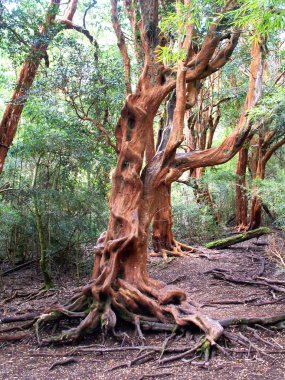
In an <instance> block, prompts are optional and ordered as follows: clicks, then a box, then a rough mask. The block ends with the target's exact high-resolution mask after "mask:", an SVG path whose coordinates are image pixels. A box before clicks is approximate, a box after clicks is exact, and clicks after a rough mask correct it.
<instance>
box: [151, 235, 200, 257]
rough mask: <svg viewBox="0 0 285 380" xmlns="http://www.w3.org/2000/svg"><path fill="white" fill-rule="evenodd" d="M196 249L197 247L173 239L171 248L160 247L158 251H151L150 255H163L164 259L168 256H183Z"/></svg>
mask: <svg viewBox="0 0 285 380" xmlns="http://www.w3.org/2000/svg"><path fill="white" fill-rule="evenodd" d="M196 251H197V249H196V248H194V247H191V246H189V245H186V244H183V243H180V242H178V241H176V240H173V241H172V244H171V249H165V248H162V249H161V250H160V251H159V252H151V253H150V256H155V257H163V259H164V260H166V259H167V258H168V257H184V256H187V255H188V254H189V253H194V252H196Z"/></svg>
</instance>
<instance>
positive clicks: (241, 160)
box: [236, 146, 248, 229]
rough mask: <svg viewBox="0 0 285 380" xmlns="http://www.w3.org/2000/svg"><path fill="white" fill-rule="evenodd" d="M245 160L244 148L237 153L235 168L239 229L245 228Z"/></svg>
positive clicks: (246, 158)
mask: <svg viewBox="0 0 285 380" xmlns="http://www.w3.org/2000/svg"><path fill="white" fill-rule="evenodd" d="M247 160H248V147H247V146H244V147H242V149H241V150H240V151H239V153H238V162H237V168H236V225H237V226H238V227H239V228H240V229H244V228H246V226H247V191H246V168H247Z"/></svg>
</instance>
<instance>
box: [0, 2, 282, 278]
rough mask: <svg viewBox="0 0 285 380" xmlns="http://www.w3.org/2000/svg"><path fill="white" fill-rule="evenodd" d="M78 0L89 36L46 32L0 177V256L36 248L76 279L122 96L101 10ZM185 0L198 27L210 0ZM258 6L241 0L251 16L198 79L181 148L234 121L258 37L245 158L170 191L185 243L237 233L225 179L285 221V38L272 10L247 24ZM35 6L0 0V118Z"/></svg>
mask: <svg viewBox="0 0 285 380" xmlns="http://www.w3.org/2000/svg"><path fill="white" fill-rule="evenodd" d="M79 3H80V4H79V8H78V11H77V14H76V16H75V21H76V22H78V24H82V20H83V25H84V28H87V29H88V31H89V33H90V35H91V36H92V39H91V40H90V38H86V35H84V33H78V31H76V30H66V29H63V30H61V31H59V33H57V34H56V35H55V36H54V37H53V38H52V40H51V42H50V45H49V48H48V55H47V56H46V57H45V59H43V60H41V63H40V67H39V70H38V73H37V76H36V78H35V80H34V83H33V85H32V87H31V89H30V91H29V92H28V94H26V96H27V99H25V102H26V103H25V107H24V110H23V113H22V117H21V120H20V124H19V126H18V130H17V134H16V137H15V139H14V142H13V145H12V146H11V147H10V149H9V151H8V156H7V159H6V162H5V166H4V169H3V173H2V175H1V177H0V224H1V228H0V259H1V260H5V261H7V260H8V261H10V262H13V263H18V262H21V261H25V260H29V259H33V258H35V257H38V256H39V255H40V254H42V253H44V254H45V256H46V261H47V265H48V268H49V271H50V270H51V268H53V272H54V271H55V269H56V268H57V269H58V268H59V267H60V265H62V264H63V263H64V267H65V269H72V270H74V271H75V273H77V276H80V275H81V274H83V273H86V272H88V271H89V270H90V268H91V265H92V255H89V254H88V252H91V251H92V246H93V245H94V244H95V242H96V240H97V238H98V237H99V235H100V233H101V232H102V231H104V230H105V229H106V227H107V221H108V197H109V194H110V183H111V174H112V171H113V169H114V166H115V162H116V152H115V149H114V146H115V138H114V128H115V125H116V123H117V120H118V118H119V114H120V110H121V108H122V105H123V102H124V99H125V77H124V75H125V74H124V64H123V61H122V56H121V54H120V50H119V49H118V45H117V36H116V33H115V31H114V29H113V25H112V20H111V17H110V9H109V8H110V5H109V3H108V2H106V1H98V2H96V1H93V0H92V1H86V0H85V1H82V2H79ZM271 3H272V4H273V5H274V1H272V2H270V1H268V2H267V1H264V6H265V7H269V8H270V6H271ZM195 4H196V10H197V15H196V17H197V20H198V21H197V24H199V23H200V24H199V25H198V26H199V27H200V28H201V29H203V28H204V27H205V25H203V17H204V16H203V12H205V14H207V7H208V6H209V5H210V2H208V1H206V2H203V1H201V2H200V1H196V2H195ZM258 4H259V2H258V1H256V2H255V1H252V2H251V4H250V5H251V8H252V13H251V14H248V12H245V13H244V14H242V17H240V20H241V21H239V22H241V23H242V25H241V26H242V28H244V31H243V34H242V36H241V37H240V39H239V42H238V45H237V47H236V48H235V50H234V52H233V54H232V56H231V57H230V59H229V61H228V62H227V64H226V65H225V67H224V68H222V69H221V70H220V71H217V72H215V73H213V74H212V75H210V76H209V77H207V78H205V79H202V80H201V81H200V83H199V92H198V93H197V99H196V102H195V105H193V107H192V109H191V116H189V115H188V119H187V120H186V118H185V136H186V142H185V143H183V144H184V145H182V147H181V148H182V151H183V149H184V150H185V151H187V149H188V150H189V149H190V150H191V149H194V150H196V149H205V148H210V147H211V146H217V145H219V143H220V142H221V141H222V140H223V139H224V138H225V137H226V136H227V135H229V133H230V132H232V131H233V130H234V129H235V128H236V126H237V125H238V123H239V119H240V117H241V113H242V109H243V107H244V103H245V99H246V96H247V91H248V84H249V78H250V75H251V73H250V63H251V49H252V44H253V43H254V41H259V42H260V43H261V40H262V55H263V60H264V63H263V65H264V69H263V70H264V73H263V78H262V82H263V83H262V93H261V95H260V99H259V100H258V102H257V104H256V105H255V107H253V108H252V109H250V110H249V111H248V115H249V117H250V119H251V122H252V123H253V124H254V128H253V130H254V132H253V133H252V136H251V138H250V139H248V140H247V141H246V142H245V143H244V145H243V148H242V149H243V150H245V151H246V152H247V155H248V161H247V162H246V167H247V170H246V171H244V173H243V174H242V175H241V174H240V173H238V172H237V164H238V162H239V160H240V156H239V155H238V154H237V155H236V156H235V157H234V158H233V159H232V160H230V161H229V162H228V163H226V164H223V165H219V166H213V167H210V168H206V169H204V170H203V172H199V173H198V172H196V173H193V172H192V173H191V172H189V171H188V172H186V173H184V174H183V176H182V177H181V178H180V179H179V180H178V181H177V182H175V183H174V184H173V186H172V213H173V221H174V225H173V232H174V235H175V238H176V239H177V240H178V241H182V242H184V243H187V244H190V245H203V244H205V243H206V242H208V241H210V240H213V239H215V238H219V237H221V236H224V235H226V234H227V233H228V232H229V231H230V229H233V228H235V227H236V228H237V229H238V228H240V229H244V227H245V226H244V225H242V223H241V221H239V220H237V207H236V206H237V191H236V186H237V187H238V188H240V189H241V190H242V191H243V193H245V198H246V201H247V203H248V207H250V203H251V200H252V199H253V198H257V199H258V200H260V201H261V204H262V222H261V223H262V225H273V226H275V227H282V226H284V225H285V186H284V185H285V166H284V151H285V150H284V149H285V147H284V146H283V144H284V143H285V140H284V137H285V90H284V86H283V85H284V70H285V61H284V56H285V48H284V38H285V37H284V33H283V32H282V23H281V21H280V19H278V17H277V18H275V17H274V16H269V17H268V19H264V20H262V22H263V24H262V22H260V25H257V26H255V28H256V29H255V30H253V27H252V24H251V21H252V19H256V18H258V17H260V14H259V7H258ZM246 5H248V3H247V2H246V1H245V2H244V6H246ZM46 6H47V2H46V1H44V0H41V1H33V0H21V1H9V0H6V1H1V2H0V113H1V114H3V112H4V109H5V107H6V104H7V102H9V99H10V96H11V93H12V92H13V89H14V87H15V83H16V82H17V79H18V77H19V72H20V69H21V64H22V62H23V60H24V59H25V57H26V55H27V53H28V52H29V49H30V46H31V45H33V44H34V43H35V39H36V38H37V31H38V28H39V25H40V24H41V22H42V20H43V19H44V15H45V12H46ZM117 7H118V8H117V11H118V14H119V21H120V27H121V33H123V35H124V41H126V42H127V50H128V55H129V58H130V61H131V63H132V68H133V70H132V72H131V77H130V80H131V83H133V85H134V84H135V83H136V81H137V76H138V73H139V70H140V68H141V64H142V62H141V61H140V60H139V58H138V56H137V55H136V51H135V46H134V35H133V31H132V30H131V27H130V23H129V22H128V16H127V13H126V12H125V11H124V7H123V4H121V3H118V5H117ZM163 7H164V8H163V12H164V14H165V19H164V20H163V22H161V25H160V28H161V30H162V32H163V33H164V34H167V33H169V35H171V33H172V30H173V25H174V24H175V26H176V23H177V20H176V19H175V16H173V10H174V6H173V3H172V2H166V3H164V5H163ZM203 7H205V8H203ZM267 16H268V15H266V14H265V16H264V18H266V17H267ZM261 18H262V17H261ZM273 19H274V20H273ZM266 23H267V24H266ZM258 28H260V29H258ZM262 28H263V29H262ZM261 35H262V37H261ZM197 38H198V39H199V35H198V36H197ZM173 41H174V38H173ZM174 52H175V43H174V42H173V46H172V50H170V49H166V48H165V49H161V51H160V54H161V59H163V60H164V61H165V62H168V63H169V65H171V64H172V63H173V61H175V59H176V57H175V54H178V55H179V51H178V53H174ZM167 100H168V99H166V100H165V101H164V102H163V103H162V104H161V106H160V108H159V111H158V113H157V116H156V118H155V130H156V132H157V133H158V134H159V131H160V130H162V129H163V126H164V125H165V123H166V118H167V109H166V103H167ZM102 127H103V128H102ZM269 135H270V136H271V137H272V140H269V141H268V144H267V145H268V147H272V146H273V145H275V144H276V143H278V144H279V146H278V149H277V148H276V150H274V152H273V153H272V156H271V157H270V160H268V163H267V166H266V172H265V174H264V176H260V175H259V174H258V173H256V170H254V165H255V163H256V162H258V157H257V156H258V155H260V154H261V151H262V149H264V147H261V145H260V144H264V139H266V138H267V136H269ZM261 140H262V141H261ZM260 141H261V142H260ZM259 145H260V146H259ZM260 147H261V149H260V150H258V149H259V148H260ZM240 180H242V181H241V182H240ZM249 213H250V212H249V211H248V213H247V216H246V217H247V218H249ZM241 225H242V228H241Z"/></svg>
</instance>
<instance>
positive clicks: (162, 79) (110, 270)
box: [37, 0, 250, 343]
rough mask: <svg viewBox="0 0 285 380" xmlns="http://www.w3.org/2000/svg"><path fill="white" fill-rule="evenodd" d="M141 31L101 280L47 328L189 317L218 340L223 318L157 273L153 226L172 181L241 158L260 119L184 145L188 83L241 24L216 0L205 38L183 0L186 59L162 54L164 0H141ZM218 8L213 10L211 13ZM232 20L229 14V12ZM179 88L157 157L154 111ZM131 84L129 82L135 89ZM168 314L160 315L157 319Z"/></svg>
mask: <svg viewBox="0 0 285 380" xmlns="http://www.w3.org/2000/svg"><path fill="white" fill-rule="evenodd" d="M139 5H140V8H139V10H140V17H141V19H140V21H139V22H138V26H139V31H140V41H141V46H142V48H143V52H144V65H143V69H142V72H141V74H140V77H139V80H138V83H137V86H136V89H135V91H134V92H132V93H129V94H128V95H127V97H126V101H125V104H124V106H123V108H122V110H121V115H120V118H119V121H118V123H117V126H116V131H115V135H116V145H117V151H118V156H117V165H116V168H115V170H114V172H113V176H112V190H111V196H110V217H109V224H108V229H107V231H106V232H105V233H103V234H102V235H101V236H100V238H99V239H98V242H97V245H96V248H95V258H94V269H93V274H92V279H91V281H90V282H89V283H88V284H87V285H86V286H83V287H82V288H80V289H78V292H76V294H74V297H73V298H72V299H71V301H70V303H68V304H67V305H66V306H65V307H61V306H59V307H57V308H55V309H54V310H52V311H50V312H49V313H47V314H44V315H42V316H41V317H40V318H39V320H38V322H37V328H39V326H40V325H41V324H42V323H43V322H45V321H50V320H54V319H57V318H58V317H62V316H68V317H71V318H72V317H75V318H80V319H81V322H80V323H79V325H78V326H77V327H75V328H72V329H70V330H68V331H64V332H63V333H61V334H60V335H59V336H56V337H51V338H49V341H54V340H65V339H67V340H68V339H74V338H79V337H80V336H82V335H83V334H84V333H89V332H92V331H93V330H94V329H95V328H96V327H97V326H101V327H103V328H104V329H105V331H107V330H111V331H114V328H115V326H116V321H117V317H118V316H119V317H121V318H123V319H124V320H127V321H129V322H132V323H133V324H135V325H136V326H137V328H138V330H139V331H140V325H142V326H144V325H145V324H149V326H154V325H155V326H160V327H161V326H165V324H167V323H168V322H171V323H175V324H177V325H180V326H187V325H190V326H191V325H193V324H194V325H197V326H198V327H199V328H200V329H201V330H203V331H204V332H205V334H206V337H207V339H208V340H209V341H210V342H212V343H214V341H215V340H217V339H218V338H219V336H220V335H221V334H222V332H223V327H222V325H227V324H228V323H230V322H229V321H223V322H221V323H220V322H218V321H215V320H212V319H210V318H209V317H207V316H205V315H203V314H202V313H200V312H199V311H198V310H197V309H195V308H194V306H193V305H192V304H191V303H189V301H188V300H186V294H185V292H184V291H183V290H181V289H179V288H176V287H174V286H170V285H166V284H165V283H163V282H161V281H157V280H154V279H152V278H151V277H150V276H149V274H148V272H147V254H148V239H149V228H150V224H151V222H152V219H153V217H154V215H155V213H156V211H157V205H158V202H159V200H160V199H161V198H163V197H164V196H165V191H166V189H167V188H168V187H169V186H170V185H171V183H172V182H174V181H176V180H177V179H178V178H179V177H180V176H181V175H182V174H183V173H184V172H185V171H188V170H190V169H195V168H200V167H206V166H212V165H217V164H221V163H224V162H226V161H228V160H229V159H231V158H232V157H233V156H234V155H235V154H236V152H237V151H238V149H239V148H240V147H241V145H242V144H243V141H244V140H245V138H246V137H247V135H248V133H249V131H250V123H248V122H246V123H245V125H243V126H241V127H240V128H237V129H236V130H235V131H234V132H233V133H232V134H230V135H229V136H228V137H227V138H226V139H225V140H224V141H223V142H222V144H221V145H219V146H218V147H216V148H211V149H207V150H202V151H191V152H186V153H183V152H181V151H180V150H179V147H180V145H181V143H182V142H183V139H184V136H183V128H184V115H185V105H186V94H187V86H188V84H189V83H193V82H194V81H197V80H199V79H202V78H205V77H207V76H208V75H210V74H212V73H214V72H216V71H217V70H219V69H220V68H221V67H222V66H223V65H224V64H225V63H226V62H227V61H228V59H229V57H230V56H231V54H232V52H233V50H234V48H235V46H236V43H237V41H238V38H239V31H238V30H237V29H235V28H233V29H232V28H230V26H229V22H227V20H228V18H227V17H225V15H226V13H227V11H229V10H231V7H232V6H233V4H232V2H231V1H229V2H227V3H226V4H224V5H221V6H220V9H219V11H218V12H217V8H216V6H217V4H215V7H214V4H213V5H212V6H210V7H209V11H212V14H215V15H217V13H218V16H216V17H217V18H216V19H213V21H214V22H209V23H207V25H204V26H205V29H206V33H205V35H204V38H203V39H202V40H201V42H200V41H199V43H193V28H192V21H191V17H190V15H191V12H193V8H191V4H189V3H188V2H187V3H186V4H185V5H183V4H181V3H179V2H178V3H177V4H176V12H177V14H178V18H180V16H181V18H182V14H183V16H185V14H188V15H189V19H186V22H185V23H178V28H177V31H176V41H177V46H176V47H177V51H178V54H177V56H178V57H177V61H176V64H175V65H173V67H169V66H167V65H166V64H165V63H164V62H163V60H162V59H158V56H157V48H158V45H159V44H163V46H167V43H168V41H167V38H166V37H165V38H164V39H162V41H161V39H160V35H159V29H158V20H159V5H158V2H157V1H155V0H141V1H140V2H139ZM209 17H210V16H209ZM224 20H225V22H224ZM173 90H175V98H176V100H175V108H174V112H173V121H172V123H171V125H170V126H169V128H168V129H167V130H165V133H163V135H162V137H161V142H160V145H159V148H158V149H157V151H156V153H155V154H154V155H153V156H152V157H151V153H150V146H151V142H152V139H153V137H152V136H153V135H154V118H155V116H156V114H157V111H158V109H159V106H160V105H161V103H162V102H163V101H164V99H165V98H166V97H167V96H168V95H169V94H170V93H172V92H173ZM127 92H128V91H127ZM156 323H158V325H157V324H156Z"/></svg>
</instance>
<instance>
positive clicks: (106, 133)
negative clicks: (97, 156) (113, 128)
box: [82, 116, 119, 153]
mask: <svg viewBox="0 0 285 380" xmlns="http://www.w3.org/2000/svg"><path fill="white" fill-rule="evenodd" d="M82 120H84V121H90V123H92V124H93V125H95V127H96V128H97V129H99V131H101V132H102V133H103V135H104V136H105V137H106V140H107V142H108V144H109V145H110V147H112V148H113V149H114V150H115V152H116V153H119V152H118V149H117V147H116V145H115V144H114V143H113V142H112V140H111V136H110V135H109V133H108V132H107V131H106V129H105V128H104V127H103V125H101V124H100V123H98V122H97V121H95V120H94V119H92V118H91V117H89V116H84V117H82Z"/></svg>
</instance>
